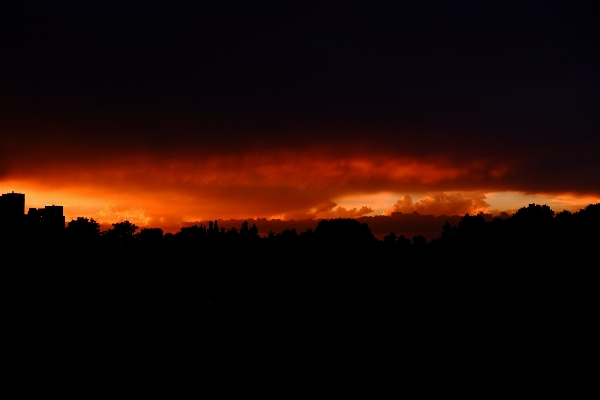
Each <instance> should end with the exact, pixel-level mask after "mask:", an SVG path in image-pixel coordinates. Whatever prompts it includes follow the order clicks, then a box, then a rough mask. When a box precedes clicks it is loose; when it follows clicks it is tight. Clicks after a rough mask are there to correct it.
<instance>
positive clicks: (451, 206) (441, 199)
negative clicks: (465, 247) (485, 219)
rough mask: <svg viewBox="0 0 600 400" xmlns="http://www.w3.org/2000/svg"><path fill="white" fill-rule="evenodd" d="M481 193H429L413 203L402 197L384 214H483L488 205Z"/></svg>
mask: <svg viewBox="0 0 600 400" xmlns="http://www.w3.org/2000/svg"><path fill="white" fill-rule="evenodd" d="M485 199H486V197H485V194H483V193H466V194H465V193H429V194H427V196H425V197H424V198H422V199H419V200H418V201H417V202H415V203H413V201H412V198H411V197H410V196H408V195H404V196H402V198H401V199H400V200H398V201H397V202H396V203H395V204H394V205H393V206H392V207H391V208H390V209H388V210H386V211H385V212H384V214H385V215H391V214H392V213H395V212H402V213H405V214H409V213H412V212H413V211H416V212H418V213H419V214H422V215H464V214H467V213H468V214H478V213H479V212H485V211H486V210H487V209H488V207H489V206H490V204H489V203H488V202H486V201H485Z"/></svg>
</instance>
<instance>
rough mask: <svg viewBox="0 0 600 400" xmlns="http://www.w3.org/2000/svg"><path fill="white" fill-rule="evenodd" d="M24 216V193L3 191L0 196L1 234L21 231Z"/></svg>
mask: <svg viewBox="0 0 600 400" xmlns="http://www.w3.org/2000/svg"><path fill="white" fill-rule="evenodd" d="M24 218H25V195H24V194H23V193H15V192H12V193H5V194H3V195H1V196H0V232H1V233H2V235H3V236H9V235H11V234H16V235H19V234H21V233H22V232H23V222H24Z"/></svg>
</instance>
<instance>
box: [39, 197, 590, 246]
mask: <svg viewBox="0 0 600 400" xmlns="http://www.w3.org/2000/svg"><path fill="white" fill-rule="evenodd" d="M292 222H293V221H292ZM112 226H113V228H112V229H108V230H106V231H100V224H99V223H97V222H96V221H94V219H88V218H84V217H79V218H77V219H75V220H72V221H70V222H69V223H68V224H67V226H66V228H65V230H64V237H60V235H57V234H56V233H55V234H54V235H53V237H52V238H48V237H46V238H43V239H44V240H49V239H51V240H53V242H54V243H57V242H59V243H64V244H66V245H73V244H76V245H86V244H87V245H92V244H93V245H98V246H104V247H109V248H114V247H136V246H137V247H144V246H154V247H156V246H158V247H160V246H179V247H181V246H191V247H202V246H211V245H245V246H248V245H252V246H262V245H269V246H270V247H274V246H279V245H281V246H290V245H298V246H311V245H324V244H332V245H336V246H340V245H349V246H350V245H351V246H354V247H352V248H349V251H352V250H354V251H356V250H359V249H360V248H362V247H366V248H369V249H372V250H373V249H388V250H389V249H397V250H405V251H409V250H411V249H413V250H415V249H418V250H419V251H420V252H423V251H438V250H450V249H452V248H474V249H479V250H481V249H484V250H488V249H490V250H491V249H494V248H498V249H504V250H505V251H506V250H509V249H510V248H518V249H519V250H523V249H525V248H527V246H531V247H532V248H533V247H539V246H552V247H554V248H555V249H560V248H574V247H585V246H590V245H597V244H598V239H599V233H600V203H599V204H590V205H588V206H587V207H585V208H584V209H582V210H580V211H579V212H575V213H571V212H569V211H566V210H565V211H562V212H560V213H555V212H554V211H553V210H551V209H550V207H548V206H547V205H538V204H530V205H529V206H528V207H523V208H520V209H519V210H518V211H517V212H516V213H514V214H513V215H512V216H510V217H507V218H506V217H505V218H501V217H497V218H490V216H489V215H484V214H483V213H480V214H479V215H469V214H466V215H465V216H464V217H462V218H460V219H459V221H458V224H454V225H452V224H450V223H449V222H448V220H446V223H445V224H444V225H443V226H440V234H439V237H438V238H436V239H433V240H430V241H427V239H426V238H425V237H424V236H423V235H419V234H417V235H413V236H412V237H405V236H404V235H402V234H400V235H396V233H394V232H390V233H389V234H388V235H386V236H385V237H384V238H383V240H381V241H378V240H377V239H376V238H375V236H374V235H373V234H372V232H371V229H370V228H369V226H368V224H367V223H364V222H363V223H361V222H360V221H357V220H356V219H341V218H340V219H331V220H321V221H320V222H319V223H318V224H317V226H316V228H315V229H314V230H313V229H310V228H309V229H307V230H305V231H302V232H298V231H296V229H295V228H293V227H292V228H286V229H284V230H283V231H281V232H277V233H276V232H273V231H272V230H271V231H269V232H268V233H267V234H266V235H263V236H259V234H258V232H259V230H258V227H257V226H256V224H253V225H252V226H249V224H248V222H247V221H243V222H242V223H241V226H240V228H239V229H237V228H235V227H231V228H229V229H225V228H223V227H219V225H218V221H216V220H215V221H210V222H209V223H208V224H207V225H203V224H200V225H193V226H189V227H182V228H181V229H180V231H179V232H177V233H175V234H171V233H167V234H163V231H162V229H160V228H142V229H139V227H137V226H136V225H135V224H133V223H131V222H129V221H123V222H119V223H115V224H112Z"/></svg>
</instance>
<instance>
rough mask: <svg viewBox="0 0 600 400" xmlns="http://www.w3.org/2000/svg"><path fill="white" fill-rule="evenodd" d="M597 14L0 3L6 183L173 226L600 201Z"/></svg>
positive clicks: (73, 207)
mask: <svg viewBox="0 0 600 400" xmlns="http://www.w3.org/2000/svg"><path fill="white" fill-rule="evenodd" d="M598 20H600V5H599V4H598V2H594V1H588V2H574V1H569V2H553V1H546V2H529V1H519V2H512V1H509V2H496V1H483V2H460V1H443V2H429V1H424V2H376V3H373V2H357V3H355V2H334V1H330V2H296V1H278V2H258V1H241V2H229V1H218V2H192V1H188V2H173V1H169V2H141V1H121V2H114V1H111V2H107V1H103V2H99V1H85V2H53V1H38V2H34V1H2V2H1V3H0V192H1V193H7V192H11V191H15V192H20V193H25V194H26V203H27V204H26V207H43V206H44V205H50V204H60V205H63V206H64V207H65V215H66V216H67V220H70V218H76V217H77V216H85V217H88V218H94V219H96V220H97V221H100V222H103V223H105V224H110V223H114V222H118V221H122V220H125V219H127V220H130V221H134V222H135V223H136V224H138V225H139V226H147V227H150V226H152V227H163V228H164V229H166V230H167V231H176V230H177V229H178V228H179V227H180V226H182V225H186V224H189V223H191V222H194V221H206V220H211V219H223V220H230V219H248V218H253V219H258V218H262V219H266V220H271V219H279V220H283V221H289V220H292V219H293V220H295V221H298V220H311V219H319V218H336V217H350V218H361V217H363V218H366V217H374V216H378V215H384V216H391V215H393V214H394V213H396V214H397V213H400V212H401V213H403V214H410V213H413V212H417V213H419V214H423V215H434V216H440V215H464V214H465V213H467V212H468V213H478V212H484V213H489V214H493V215H499V214H500V213H501V212H507V213H509V214H510V213H511V212H514V211H516V210H517V209H518V208H520V207H523V206H526V205H527V204H529V203H534V202H535V203H539V204H548V205H550V206H551V207H552V208H553V209H554V210H555V211H562V210H563V209H568V210H570V211H577V210H578V209H579V208H582V207H584V206H585V205H587V204H590V203H596V202H598V201H600V157H599V156H598V154H599V153H600V134H599V133H600V132H599V128H600V113H599V112H598V110H599V109H600V106H599V105H600V48H599V47H600V24H598V23H597V21H598ZM290 225H291V224H290Z"/></svg>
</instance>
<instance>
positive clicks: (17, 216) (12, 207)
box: [0, 192, 65, 239]
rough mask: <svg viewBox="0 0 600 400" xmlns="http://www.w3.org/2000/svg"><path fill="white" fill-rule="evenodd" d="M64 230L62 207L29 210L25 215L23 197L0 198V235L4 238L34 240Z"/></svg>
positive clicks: (6, 194)
mask: <svg viewBox="0 0 600 400" xmlns="http://www.w3.org/2000/svg"><path fill="white" fill-rule="evenodd" d="M64 229H65V216H64V214H63V206H55V205H52V206H46V207H43V208H30V209H29V211H28V212H27V214H25V195H24V194H23V193H15V192H12V193H5V194H3V195H2V196H0V233H1V234H2V236H4V237H15V238H16V237H23V236H25V237H28V238H30V239H35V238H39V237H48V236H51V235H57V234H61V233H62V231H63V230H64Z"/></svg>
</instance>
